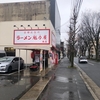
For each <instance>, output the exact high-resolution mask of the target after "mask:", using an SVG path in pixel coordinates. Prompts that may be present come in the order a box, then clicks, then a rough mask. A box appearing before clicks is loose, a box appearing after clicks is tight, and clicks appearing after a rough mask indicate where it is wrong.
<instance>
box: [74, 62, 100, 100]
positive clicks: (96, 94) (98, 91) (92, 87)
mask: <svg viewBox="0 0 100 100" xmlns="http://www.w3.org/2000/svg"><path fill="white" fill-rule="evenodd" d="M75 65H76V67H77V68H78V71H79V74H80V76H81V78H82V79H83V81H84V83H85V84H86V86H87V88H88V90H89V91H90V93H91V94H92V96H93V98H94V99H95V100H100V87H98V86H97V85H96V83H95V82H93V80H92V79H91V78H90V77H89V76H88V75H87V74H86V73H85V72H84V71H83V70H82V69H81V68H80V67H79V66H78V65H77V64H75Z"/></svg>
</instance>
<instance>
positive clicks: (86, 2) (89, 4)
mask: <svg viewBox="0 0 100 100" xmlns="http://www.w3.org/2000/svg"><path fill="white" fill-rule="evenodd" d="M17 1H18V2H21V1H39V0H0V2H1V3H4V2H17ZM71 1H72V0H57V3H58V8H59V11H60V16H61V32H62V36H61V39H62V40H63V41H64V40H65V39H66V38H65V37H67V35H66V32H67V31H68V25H69V19H70V14H71V7H72V5H71ZM86 10H93V11H100V0H83V3H82V6H81V9H80V13H79V18H81V17H80V16H81V13H82V12H85V11H86Z"/></svg>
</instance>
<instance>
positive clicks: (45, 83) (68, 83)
mask: <svg viewBox="0 0 100 100" xmlns="http://www.w3.org/2000/svg"><path fill="white" fill-rule="evenodd" d="M68 66H70V63H69V61H68V59H67V58H64V59H62V60H61V62H60V63H59V64H58V65H57V66H55V67H54V68H53V69H52V70H47V71H46V73H47V74H46V75H45V77H41V79H40V81H39V82H38V83H37V84H36V85H35V86H33V87H32V88H31V89H30V90H29V91H28V92H27V93H26V94H25V95H23V96H22V97H21V98H20V100H94V99H93V97H92V95H91V94H90V92H89V90H88V89H87V87H86V85H85V83H84V82H83V80H82V78H81V77H80V75H79V71H78V70H77V68H68Z"/></svg>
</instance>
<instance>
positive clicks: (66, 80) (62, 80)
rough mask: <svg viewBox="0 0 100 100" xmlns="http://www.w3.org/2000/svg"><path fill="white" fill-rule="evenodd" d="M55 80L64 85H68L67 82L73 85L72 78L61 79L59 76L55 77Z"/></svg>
mask: <svg viewBox="0 0 100 100" xmlns="http://www.w3.org/2000/svg"><path fill="white" fill-rule="evenodd" d="M55 80H56V81H59V82H64V83H68V82H70V83H73V81H74V80H73V78H66V77H61V76H57V77H56V78H55Z"/></svg>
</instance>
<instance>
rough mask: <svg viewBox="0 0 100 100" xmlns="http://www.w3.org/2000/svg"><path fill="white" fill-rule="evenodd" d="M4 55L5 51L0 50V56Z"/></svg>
mask: <svg viewBox="0 0 100 100" xmlns="http://www.w3.org/2000/svg"><path fill="white" fill-rule="evenodd" d="M4 56H6V52H5V51H4V50H0V58H1V57H4Z"/></svg>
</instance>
